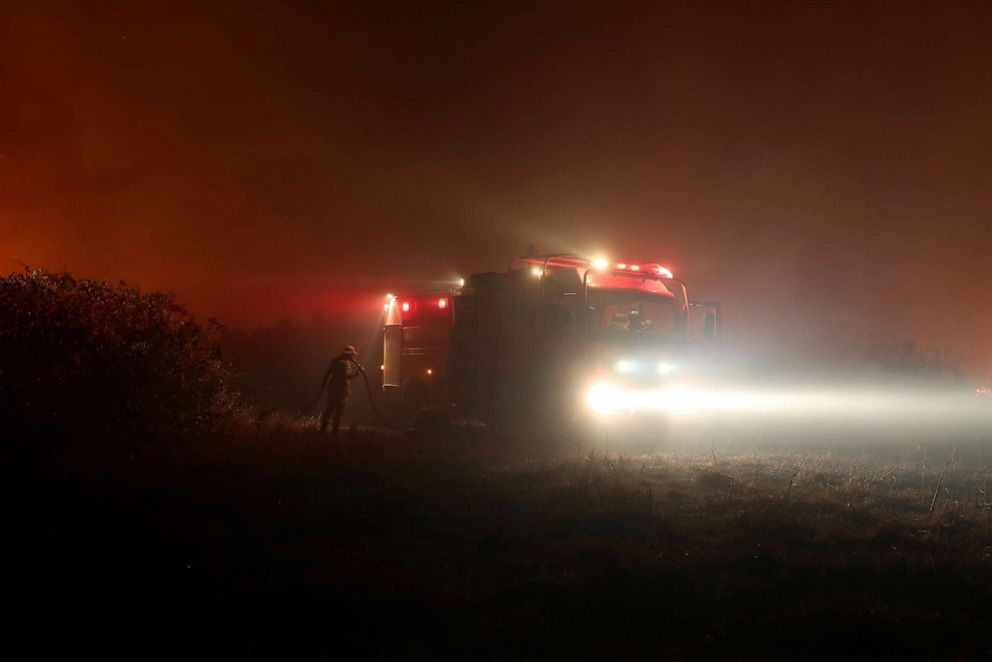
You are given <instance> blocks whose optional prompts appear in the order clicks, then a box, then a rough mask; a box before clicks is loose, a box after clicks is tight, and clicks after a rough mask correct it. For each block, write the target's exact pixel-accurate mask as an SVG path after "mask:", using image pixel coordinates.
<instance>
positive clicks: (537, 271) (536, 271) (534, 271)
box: [530, 266, 544, 278]
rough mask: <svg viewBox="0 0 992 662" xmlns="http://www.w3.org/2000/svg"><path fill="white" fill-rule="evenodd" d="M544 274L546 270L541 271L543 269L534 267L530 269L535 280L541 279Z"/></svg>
mask: <svg viewBox="0 0 992 662" xmlns="http://www.w3.org/2000/svg"><path fill="white" fill-rule="evenodd" d="M543 273H544V270H543V269H541V267H538V266H533V267H531V268H530V275H531V276H533V277H534V278H540V277H541V275H542V274H543Z"/></svg>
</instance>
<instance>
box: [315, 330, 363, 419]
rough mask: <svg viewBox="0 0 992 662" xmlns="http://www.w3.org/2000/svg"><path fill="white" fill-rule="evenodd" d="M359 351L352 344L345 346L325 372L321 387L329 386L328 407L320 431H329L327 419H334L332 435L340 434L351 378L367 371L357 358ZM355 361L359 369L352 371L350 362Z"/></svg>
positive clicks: (349, 392) (323, 415)
mask: <svg viewBox="0 0 992 662" xmlns="http://www.w3.org/2000/svg"><path fill="white" fill-rule="evenodd" d="M357 356H358V352H356V351H355V348H354V347H353V346H352V345H347V346H345V348H344V349H342V350H341V353H340V354H339V355H338V356H336V357H335V358H334V359H333V360H332V361H331V364H330V365H329V366H327V372H325V373H324V381H323V382H322V383H321V388H324V387H327V407H326V408H325V409H324V413H323V414H322V415H321V417H320V432H321V434H323V433H324V432H326V431H327V420H328V419H331V420H332V425H331V436H332V437H336V436H338V428H340V427H341V416H343V415H344V410H345V409H346V408H347V407H348V396H349V395H351V380H352V379H355V378H356V377H358V376H359V375H362V374H364V373H365V369H364V368H362V366H361V364H360V363H358V361H356V360H355V357H357ZM349 363H354V364H355V365H356V366H357V367H358V370H357V371H355V372H351V371H350V370H349V369H348V364H349Z"/></svg>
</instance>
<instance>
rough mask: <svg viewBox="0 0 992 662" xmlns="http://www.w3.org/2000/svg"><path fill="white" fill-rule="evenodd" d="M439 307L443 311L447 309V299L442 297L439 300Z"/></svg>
mask: <svg viewBox="0 0 992 662" xmlns="http://www.w3.org/2000/svg"><path fill="white" fill-rule="evenodd" d="M437 307H438V308H440V309H441V310H444V309H445V308H447V307H448V300H447V299H445V298H444V297H441V298H440V299H438V300H437Z"/></svg>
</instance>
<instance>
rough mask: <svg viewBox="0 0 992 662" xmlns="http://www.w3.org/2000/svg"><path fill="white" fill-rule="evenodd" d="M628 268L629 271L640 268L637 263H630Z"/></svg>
mask: <svg viewBox="0 0 992 662" xmlns="http://www.w3.org/2000/svg"><path fill="white" fill-rule="evenodd" d="M630 270H631V271H640V270H641V267H640V265H638V264H632V265H630Z"/></svg>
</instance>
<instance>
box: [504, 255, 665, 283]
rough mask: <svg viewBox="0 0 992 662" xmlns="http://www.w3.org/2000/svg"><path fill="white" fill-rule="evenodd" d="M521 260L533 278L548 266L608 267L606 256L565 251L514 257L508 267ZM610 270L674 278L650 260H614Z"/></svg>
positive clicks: (608, 268) (605, 269)
mask: <svg viewBox="0 0 992 662" xmlns="http://www.w3.org/2000/svg"><path fill="white" fill-rule="evenodd" d="M518 262H522V263H524V264H525V265H529V267H527V268H529V269H530V273H531V275H533V276H534V277H535V278H537V277H540V276H542V275H543V274H544V271H545V269H547V268H548V267H558V268H560V269H561V268H572V269H580V268H582V267H586V268H589V269H595V270H596V271H608V270H611V269H610V262H609V261H607V259H606V258H603V257H598V258H595V259H591V260H590V259H587V258H584V257H578V256H575V255H570V254H566V253H562V254H557V255H532V256H526V257H518V258H514V259H513V260H511V261H510V269H513V265H514V264H515V263H518ZM612 271H623V272H627V273H635V274H641V273H650V274H656V275H658V276H661V277H662V278H675V274H673V273H672V271H671V270H670V269H668V268H667V267H663V266H661V265H660V264H658V263H657V262H650V263H647V264H636V263H630V262H614V263H613V269H612Z"/></svg>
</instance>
